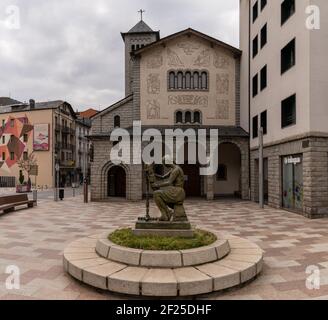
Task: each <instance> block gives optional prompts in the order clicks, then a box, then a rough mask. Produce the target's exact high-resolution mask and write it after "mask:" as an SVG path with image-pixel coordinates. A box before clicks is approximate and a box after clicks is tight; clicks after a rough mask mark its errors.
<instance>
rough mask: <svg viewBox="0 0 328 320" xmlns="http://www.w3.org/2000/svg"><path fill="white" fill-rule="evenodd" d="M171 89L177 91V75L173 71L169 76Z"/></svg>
mask: <svg viewBox="0 0 328 320" xmlns="http://www.w3.org/2000/svg"><path fill="white" fill-rule="evenodd" d="M169 88H170V89H171V90H172V89H175V73H174V72H173V71H171V72H170V76H169Z"/></svg>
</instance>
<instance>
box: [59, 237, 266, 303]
mask: <svg viewBox="0 0 328 320" xmlns="http://www.w3.org/2000/svg"><path fill="white" fill-rule="evenodd" d="M97 239H98V240H97ZM100 239H103V235H96V236H91V237H89V238H84V239H81V240H77V241H75V242H73V243H72V244H70V245H69V246H68V247H67V248H66V249H65V251H64V268H65V270H66V271H67V272H68V273H69V274H70V275H71V276H72V277H74V278H76V279H78V280H79V281H81V282H83V283H86V284H88V285H91V286H93V287H96V288H99V289H103V290H109V291H112V292H116V293H123V294H128V295H136V296H137V295H141V296H153V297H177V296H194V295H199V294H205V293H211V292H215V291H221V290H224V289H228V288H233V287H236V286H239V285H242V284H243V283H246V282H248V281H250V280H252V279H254V278H256V277H257V275H258V274H259V273H260V272H261V270H262V264H263V251H262V250H261V249H260V248H259V247H258V246H257V245H256V244H254V243H252V242H250V241H248V240H246V239H242V238H238V237H235V236H233V237H231V238H229V240H227V241H228V242H229V243H230V246H231V248H232V249H231V252H230V253H229V254H228V255H226V256H225V257H224V258H223V259H221V260H216V261H214V262H210V263H205V264H199V265H195V266H187V267H172V268H159V267H142V266H131V265H128V264H126V263H119V262H116V261H112V260H109V259H108V258H103V257H100V256H99V255H98V254H97V253H96V244H97V243H98V241H99V240H100ZM98 250H99V248H98ZM109 252H110V250H109Z"/></svg>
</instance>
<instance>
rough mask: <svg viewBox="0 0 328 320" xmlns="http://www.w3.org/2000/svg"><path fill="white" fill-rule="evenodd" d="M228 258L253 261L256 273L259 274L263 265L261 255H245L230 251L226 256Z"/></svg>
mask: <svg viewBox="0 0 328 320" xmlns="http://www.w3.org/2000/svg"><path fill="white" fill-rule="evenodd" d="M228 259H229V260H236V261H242V262H251V263H255V264H256V274H259V273H260V272H261V271H262V267H263V257H262V255H246V254H237V253H231V254H229V256H228Z"/></svg>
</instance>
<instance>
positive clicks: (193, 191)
mask: <svg viewBox="0 0 328 320" xmlns="http://www.w3.org/2000/svg"><path fill="white" fill-rule="evenodd" d="M181 168H182V170H183V172H184V175H185V186H184V187H185V191H186V196H187V197H201V177H200V175H199V166H198V165H194V164H184V165H182V166H181Z"/></svg>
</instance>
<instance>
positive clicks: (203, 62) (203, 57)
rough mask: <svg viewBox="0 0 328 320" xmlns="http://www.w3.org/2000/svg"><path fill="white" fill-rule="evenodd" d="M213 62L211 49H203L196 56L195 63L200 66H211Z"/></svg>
mask: <svg viewBox="0 0 328 320" xmlns="http://www.w3.org/2000/svg"><path fill="white" fill-rule="evenodd" d="M210 63H211V50H210V49H205V50H203V51H202V52H201V53H200V54H199V56H198V57H197V58H196V60H195V62H194V65H195V66H198V67H209V66H210Z"/></svg>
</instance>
